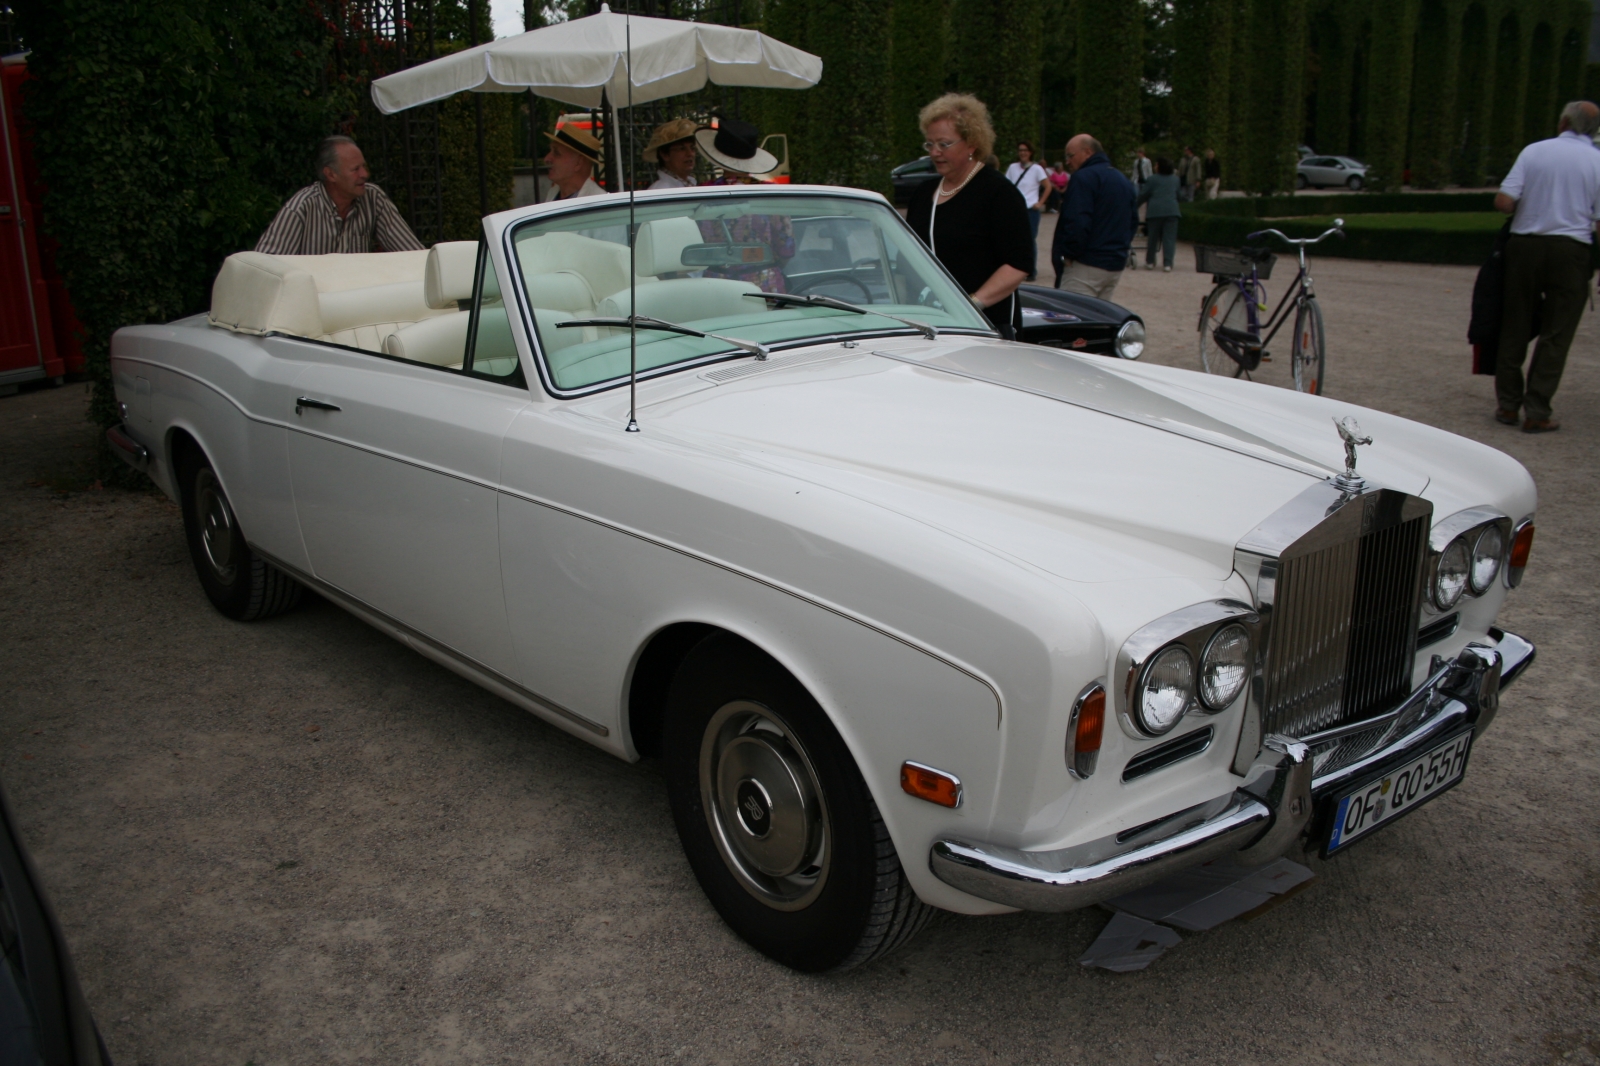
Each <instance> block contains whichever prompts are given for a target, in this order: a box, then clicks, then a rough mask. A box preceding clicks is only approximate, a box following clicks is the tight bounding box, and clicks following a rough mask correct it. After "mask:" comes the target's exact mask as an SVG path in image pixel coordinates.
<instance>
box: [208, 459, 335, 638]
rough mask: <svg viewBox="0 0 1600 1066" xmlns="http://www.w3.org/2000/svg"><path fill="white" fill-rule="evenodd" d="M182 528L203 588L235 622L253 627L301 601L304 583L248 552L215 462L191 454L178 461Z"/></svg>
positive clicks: (218, 607) (215, 605)
mask: <svg viewBox="0 0 1600 1066" xmlns="http://www.w3.org/2000/svg"><path fill="white" fill-rule="evenodd" d="M178 480H179V484H180V486H181V488H182V495H183V527H184V533H185V534H186V535H187V537H188V541H189V557H190V558H191V559H193V560H194V569H195V573H196V574H197V575H198V576H199V578H200V587H201V588H203V589H205V593H206V598H207V599H209V600H210V601H211V605H212V606H213V607H215V608H216V609H217V610H219V611H221V612H222V613H223V614H225V615H227V616H228V617H229V618H232V619H233V620H235V621H237V622H254V621H256V620H257V619H261V618H270V617H271V616H272V615H275V614H280V613H282V612H284V611H287V610H289V608H291V607H293V606H294V605H295V604H297V603H299V602H300V595H301V593H302V592H303V591H304V589H303V588H302V587H301V585H300V583H299V582H297V581H295V580H294V579H293V578H291V577H290V576H289V575H287V574H285V573H284V572H283V571H281V570H279V569H278V568H277V567H275V566H273V565H272V564H271V563H269V562H267V561H266V560H265V559H262V558H261V557H260V556H259V555H257V554H256V553H255V552H253V551H251V550H250V545H249V544H247V543H246V542H245V539H244V533H243V532H242V531H241V530H240V529H239V520H238V518H237V517H235V516H234V513H233V505H232V504H230V503H229V502H228V495H227V493H226V492H224V491H223V488H222V481H221V480H220V479H219V478H218V477H217V472H216V471H215V470H214V469H212V467H211V462H210V461H209V460H208V459H206V457H205V456H204V455H201V454H199V453H198V452H189V453H188V454H186V455H184V456H183V457H181V458H180V460H179V462H178Z"/></svg>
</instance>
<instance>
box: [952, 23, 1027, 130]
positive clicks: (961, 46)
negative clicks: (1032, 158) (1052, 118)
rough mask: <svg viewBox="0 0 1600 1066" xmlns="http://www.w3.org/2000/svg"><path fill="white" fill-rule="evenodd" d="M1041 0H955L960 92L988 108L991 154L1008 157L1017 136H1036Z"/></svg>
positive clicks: (954, 45) (954, 30) (954, 41)
mask: <svg viewBox="0 0 1600 1066" xmlns="http://www.w3.org/2000/svg"><path fill="white" fill-rule="evenodd" d="M1044 16H1045V4H1044V0H1006V2H1005V3H999V4H997V3H994V2H993V0H954V3H953V4H952V5H951V16H950V24H951V26H952V36H951V49H952V51H953V52H954V55H955V67H956V78H957V83H958V84H959V86H960V88H961V91H962V92H968V93H972V94H973V95H974V96H976V97H977V98H978V99H980V100H982V101H983V102H984V103H985V104H987V105H988V107H989V116H990V118H991V119H992V120H993V122H994V128H995V136H996V140H995V153H996V154H997V155H999V156H1000V158H1001V159H1003V160H1004V159H1010V158H1011V153H1012V151H1013V150H1014V149H1015V148H1016V144H1017V142H1018V141H1029V142H1037V141H1038V140H1039V133H1040V129H1039V62H1040V56H1041V53H1042V51H1043V46H1044Z"/></svg>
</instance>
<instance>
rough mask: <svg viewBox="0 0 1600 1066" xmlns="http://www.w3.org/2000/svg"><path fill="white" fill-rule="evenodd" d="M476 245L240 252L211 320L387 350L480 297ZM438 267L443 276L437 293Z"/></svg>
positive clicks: (219, 285) (220, 284) (222, 275)
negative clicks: (433, 280) (392, 341)
mask: <svg viewBox="0 0 1600 1066" xmlns="http://www.w3.org/2000/svg"><path fill="white" fill-rule="evenodd" d="M476 248H477V245H476V244H475V243H474V242H471V241H459V242H451V243H448V244H442V245H436V246H435V247H434V248H432V249H430V250H428V251H426V252H422V251H417V252H374V253H368V254H359V255H265V254H262V253H260V252H237V253H235V254H233V255H230V256H229V257H228V258H227V259H226V260H225V261H224V262H223V264H222V270H221V271H220V272H219V273H218V274H217V280H216V282H215V284H213V286H212V289H211V313H210V316H209V321H210V322H211V324H212V325H214V326H220V327H221V328H223V329H228V330H233V331H235V332H238V333H250V334H256V335H260V334H266V333H285V334H290V335H293V336H298V337H308V338H311V339H314V340H322V341H329V342H331V343H334V344H343V345H347V346H349V347H353V348H363V349H365V350H367V351H374V352H382V351H387V350H388V341H389V338H390V337H392V336H393V335H395V334H397V333H399V332H400V331H402V330H404V329H406V328H407V327H409V326H412V325H414V324H416V323H421V322H425V321H429V320H432V319H436V318H441V317H446V316H455V315H459V314H460V312H459V311H458V310H457V307H458V304H457V300H459V299H463V298H470V296H471V295H472V269H473V264H474V263H475V261H476V260H475V256H476ZM464 262H465V263H467V265H466V266H465V268H464V271H463V267H462V264H463V263H464ZM430 264H433V270H432V273H436V274H437V275H438V277H439V278H440V279H441V280H440V281H439V282H438V283H437V284H436V285H435V286H434V290H433V291H432V292H430V291H429V285H428V275H429V274H430V269H429V268H430ZM463 273H464V275H465V278H466V280H465V287H464V292H463V291H462V290H463V286H462V282H461V278H462V276H463ZM444 279H448V281H446V280H444ZM463 317H465V316H463ZM463 328H464V327H463ZM455 361H456V362H460V357H459V356H457V358H456V360H455ZM440 365H448V364H440Z"/></svg>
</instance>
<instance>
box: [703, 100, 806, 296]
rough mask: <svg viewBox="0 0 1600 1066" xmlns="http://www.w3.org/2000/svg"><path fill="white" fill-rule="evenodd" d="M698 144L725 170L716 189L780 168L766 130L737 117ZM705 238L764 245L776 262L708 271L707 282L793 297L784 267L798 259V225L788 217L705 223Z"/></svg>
mask: <svg viewBox="0 0 1600 1066" xmlns="http://www.w3.org/2000/svg"><path fill="white" fill-rule="evenodd" d="M694 139H695V141H696V142H698V144H699V146H700V151H701V152H703V153H704V154H705V156H706V158H708V159H710V160H711V161H712V162H713V163H715V164H716V165H717V166H719V167H721V168H722V177H720V178H718V179H717V180H716V181H713V182H709V183H708V184H711V185H745V184H748V183H749V182H750V176H751V175H752V174H765V173H766V172H768V171H770V170H776V169H777V168H778V160H777V158H776V157H774V156H773V154H772V153H771V152H767V151H763V150H762V149H761V147H760V145H761V131H760V130H758V129H756V128H755V127H754V126H752V125H750V123H748V122H741V121H739V120H738V119H736V118H719V119H718V120H717V125H716V126H715V127H711V126H706V127H702V128H701V129H699V130H696V131H695V135H694ZM700 235H701V236H702V237H704V238H705V239H706V241H707V243H711V244H720V243H722V242H725V241H727V242H734V243H743V242H746V241H759V242H761V243H762V244H765V245H767V246H768V247H769V248H771V249H772V257H773V259H775V260H776V262H775V263H774V264H773V265H772V266H768V267H760V268H758V269H755V270H740V269H739V268H737V267H709V268H707V269H706V272H705V276H706V277H708V278H732V279H733V280H735V281H748V282H750V283H751V284H752V285H755V286H757V287H758V288H760V289H761V291H762V292H788V291H789V286H788V280H787V278H785V276H784V273H783V265H784V264H785V263H787V262H788V261H789V260H791V259H793V258H794V223H793V222H792V221H791V220H790V218H789V216H788V215H757V214H749V215H740V216H739V217H738V218H731V219H705V220H702V221H701V222H700Z"/></svg>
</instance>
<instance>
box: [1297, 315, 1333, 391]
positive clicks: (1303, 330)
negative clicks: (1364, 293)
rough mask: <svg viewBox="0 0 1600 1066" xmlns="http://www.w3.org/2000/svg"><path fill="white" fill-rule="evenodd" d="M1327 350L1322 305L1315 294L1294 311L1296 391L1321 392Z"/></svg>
mask: <svg viewBox="0 0 1600 1066" xmlns="http://www.w3.org/2000/svg"><path fill="white" fill-rule="evenodd" d="M1325 353H1326V345H1325V344H1324V340H1323V335H1322V308H1320V307H1318V306H1317V301H1316V297H1310V298H1308V299H1306V300H1305V301H1304V302H1303V303H1301V305H1300V307H1299V308H1298V309H1297V310H1296V311H1295V313H1294V354H1293V364H1294V387H1295V391H1296V392H1309V393H1310V394H1311V395H1313V396H1320V395H1322V371H1323V359H1324V355H1325Z"/></svg>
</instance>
